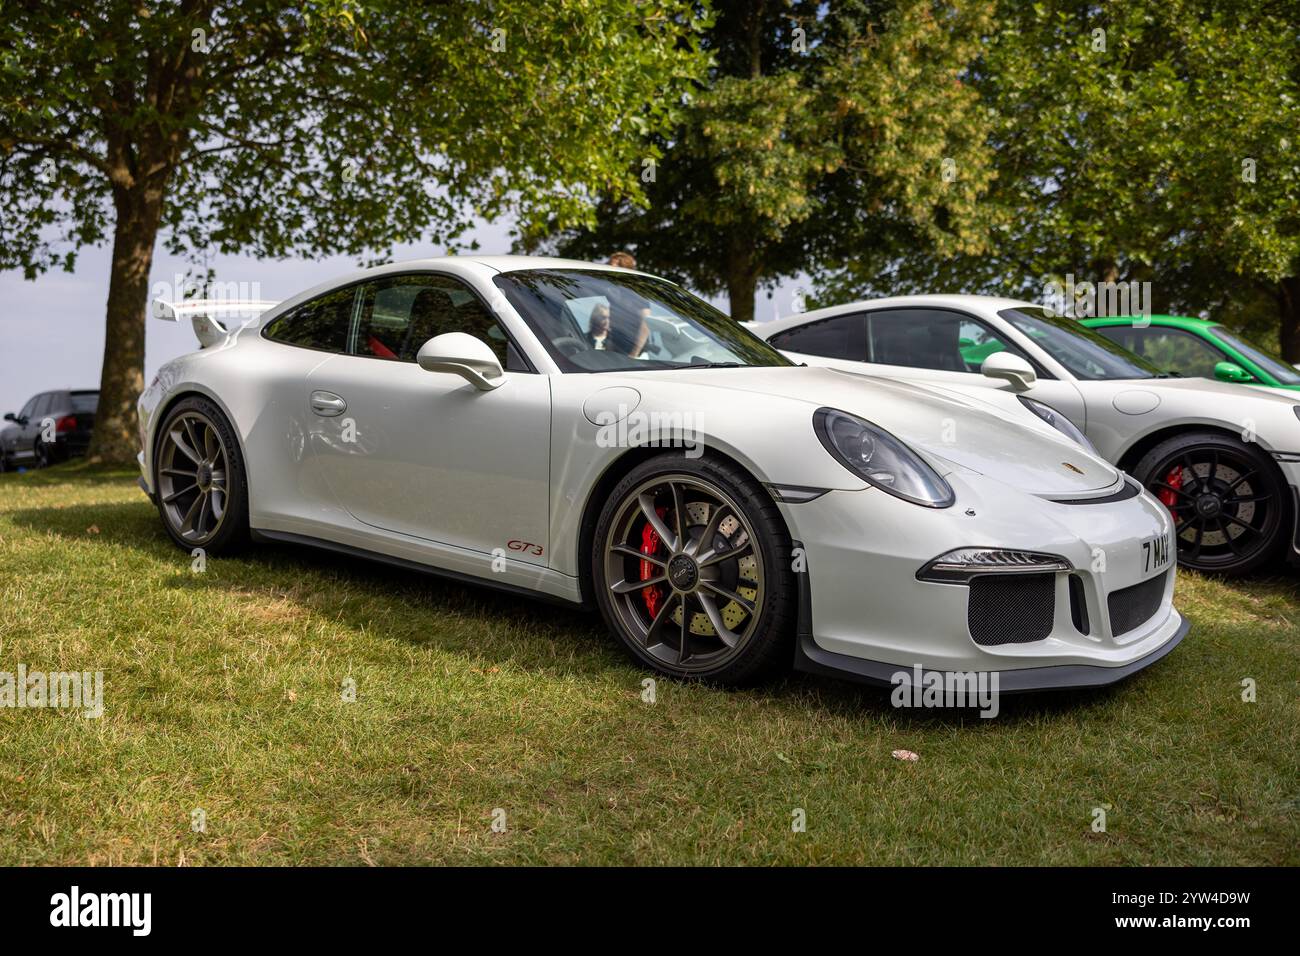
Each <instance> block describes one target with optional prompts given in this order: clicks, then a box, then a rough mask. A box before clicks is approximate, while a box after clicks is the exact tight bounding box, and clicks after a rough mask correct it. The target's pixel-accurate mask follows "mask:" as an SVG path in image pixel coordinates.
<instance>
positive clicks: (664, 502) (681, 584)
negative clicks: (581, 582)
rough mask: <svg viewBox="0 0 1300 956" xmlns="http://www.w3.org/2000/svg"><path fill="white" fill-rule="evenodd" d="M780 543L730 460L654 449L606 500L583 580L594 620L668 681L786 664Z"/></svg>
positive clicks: (748, 677)
mask: <svg viewBox="0 0 1300 956" xmlns="http://www.w3.org/2000/svg"><path fill="white" fill-rule="evenodd" d="M790 552H791V544H790V537H789V534H788V532H787V531H786V529H785V524H784V522H783V521H782V520H781V515H780V512H779V511H778V510H777V508H776V504H775V502H773V500H772V497H771V495H770V494H768V493H767V491H766V489H764V488H763V486H762V485H761V484H759V483H758V482H757V481H755V480H754V479H753V478H752V477H751V476H749V475H748V474H746V473H745V472H744V471H742V470H741V469H739V468H737V467H736V466H735V465H732V464H731V463H730V462H724V461H714V460H709V459H696V460H692V459H688V458H686V457H685V456H684V455H682V454H664V455H660V456H657V457H655V458H652V459H650V460H649V461H646V462H643V463H642V464H640V465H638V466H637V467H636V468H634V469H632V471H631V472H629V473H628V475H627V476H626V477H625V478H624V479H623V480H622V481H621V482H619V484H618V486H617V487H616V488H615V489H614V491H613V493H612V494H611V495H610V497H609V500H608V501H607V502H606V504H605V507H604V509H603V510H602V512H601V516H600V520H599V522H598V523H597V526H596V533H595V536H594V554H593V555H592V571H593V574H592V580H593V582H594V585H595V591H596V601H597V604H598V605H599V607H600V611H601V615H602V616H603V617H604V619H605V622H606V624H608V625H609V627H610V629H611V630H612V631H613V632H614V633H615V634H617V635H618V637H619V639H620V640H621V641H622V642H623V644H624V646H625V647H626V648H627V649H628V651H629V652H630V653H631V654H632V655H633V656H634V657H635V658H636V659H638V660H639V661H641V662H643V663H645V664H648V665H650V666H651V667H653V668H654V669H655V670H657V671H659V672H661V673H664V674H668V675H670V676H673V677H683V678H696V679H702V680H709V681H712V682H715V683H719V684H733V685H735V684H749V683H754V682H756V681H758V680H761V679H762V678H764V677H767V676H769V675H771V674H772V673H774V672H776V671H778V670H780V669H782V668H783V667H786V666H788V665H789V663H790V659H791V653H792V645H791V643H790V641H791V635H792V634H793V630H794V620H795V612H796V602H797V598H796V589H795V582H794V571H793V570H792V567H791V553H790Z"/></svg>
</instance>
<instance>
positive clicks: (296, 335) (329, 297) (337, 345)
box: [262, 286, 356, 352]
mask: <svg viewBox="0 0 1300 956" xmlns="http://www.w3.org/2000/svg"><path fill="white" fill-rule="evenodd" d="M355 297H356V286H348V287H347V288H346V289H336V290H334V291H333V292H327V293H326V294H325V295H323V296H321V297H320V298H318V299H312V300H311V301H310V302H304V303H303V304H302V305H300V306H298V307H297V308H296V309H291V310H290V311H288V312H286V313H285V314H284V315H282V316H280V317H279V318H278V319H275V320H274V321H273V322H271V324H270V325H268V326H267V327H266V328H265V329H264V330H263V332H262V334H263V335H265V336H266V337H267V338H268V339H271V340H272V341H275V342H283V343H284V344H285V345H297V346H299V347H301V348H306V349H320V350H321V351H324V352H343V351H346V350H347V346H348V330H349V329H350V328H351V325H352V303H353V300H354V298H355Z"/></svg>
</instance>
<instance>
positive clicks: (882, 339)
mask: <svg viewBox="0 0 1300 956" xmlns="http://www.w3.org/2000/svg"><path fill="white" fill-rule="evenodd" d="M867 348H868V354H869V355H870V356H871V358H870V361H872V362H876V363H878V364H880V365H901V366H904V367H907V368H928V369H934V370H936V371H940V372H971V373H978V372H979V370H980V367H981V366H982V365H983V364H984V360H985V359H986V358H988V357H989V356H990V355H993V354H995V353H997V352H1012V353H1014V354H1015V355H1019V356H1020V357H1021V358H1025V359H1027V358H1028V357H1027V356H1026V355H1025V354H1024V352H1022V351H1021V350H1020V349H1019V348H1017V347H1016V346H1014V345H1012V344H1010V343H1009V342H1005V341H1003V340H1002V338H1001V337H999V335H998V334H997V332H995V331H994V330H993V329H992V328H990V327H989V326H988V325H986V324H985V323H983V322H981V321H979V320H978V319H975V318H972V317H971V316H969V315H964V314H962V313H960V312H949V311H947V310H944V309H884V310H881V311H879V312H868V313H867Z"/></svg>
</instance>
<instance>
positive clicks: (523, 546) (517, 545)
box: [506, 538, 543, 558]
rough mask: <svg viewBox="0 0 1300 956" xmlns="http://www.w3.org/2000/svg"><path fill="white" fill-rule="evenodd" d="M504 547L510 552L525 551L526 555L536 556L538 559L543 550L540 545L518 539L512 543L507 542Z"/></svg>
mask: <svg viewBox="0 0 1300 956" xmlns="http://www.w3.org/2000/svg"><path fill="white" fill-rule="evenodd" d="M506 547H507V548H509V549H510V550H511V551H525V552H527V553H528V554H533V555H536V556H537V557H539V558H540V557H541V556H542V550H543V549H542V546H541V545H540V544H533V543H531V542H529V541H520V540H519V539H518V538H516V539H514V540H513V541H507V542H506Z"/></svg>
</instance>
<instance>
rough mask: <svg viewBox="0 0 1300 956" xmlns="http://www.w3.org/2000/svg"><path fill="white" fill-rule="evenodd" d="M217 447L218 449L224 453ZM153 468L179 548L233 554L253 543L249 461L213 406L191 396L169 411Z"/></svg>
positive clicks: (161, 508)
mask: <svg viewBox="0 0 1300 956" xmlns="http://www.w3.org/2000/svg"><path fill="white" fill-rule="evenodd" d="M205 427H210V429H211V434H208V432H207V431H206V430H204V428H205ZM177 436H179V443H178V438H177ZM185 449H189V452H188V453H187V451H186V450H185ZM214 449H219V455H218V454H217V453H216V452H215V451H214ZM205 466H206V470H205ZM153 469H154V489H155V492H156V494H155V499H156V504H157V507H158V516H159V517H160V518H161V519H162V523H163V528H164V529H165V530H166V531H167V534H168V536H169V537H170V538H171V539H172V541H174V542H175V543H176V545H177V546H178V547H180V548H182V549H183V550H185V551H190V552H192V551H193V549H195V548H202V549H203V550H204V551H205V552H206V553H208V554H229V553H231V552H234V551H238V550H239V549H240V548H242V547H244V546H245V545H246V544H247V543H248V540H249V534H248V477H247V472H246V471H245V468H244V457H243V453H242V452H241V451H240V448H239V441H238V439H237V438H236V436H235V432H234V429H233V428H232V427H231V425H230V423H229V422H228V421H227V420H226V416H225V415H223V414H222V412H221V409H220V408H218V407H217V406H216V405H215V404H214V403H212V402H210V401H208V400H207V399H206V398H199V397H194V398H186V399H183V400H181V401H179V402H177V403H176V405H174V406H173V407H172V408H171V410H170V411H168V413H167V418H166V419H165V420H164V422H163V424H162V427H161V428H159V429H158V433H157V440H156V442H155V445H154V456H153ZM191 473H192V477H187V475H190V474H191ZM205 496H206V498H207V510H206V511H205V510H204V503H203V498H204V497H205ZM218 512H219V513H218ZM205 515H206V516H207V517H209V518H211V523H210V524H209V523H206V522H205V520H204V518H205ZM187 518H192V519H193V520H189V521H187V520H186V519H187Z"/></svg>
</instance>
